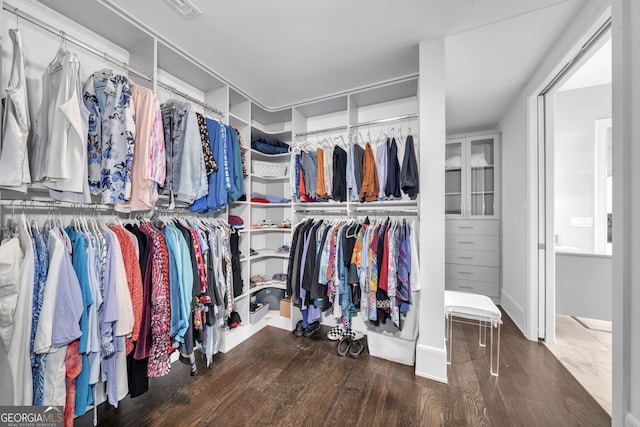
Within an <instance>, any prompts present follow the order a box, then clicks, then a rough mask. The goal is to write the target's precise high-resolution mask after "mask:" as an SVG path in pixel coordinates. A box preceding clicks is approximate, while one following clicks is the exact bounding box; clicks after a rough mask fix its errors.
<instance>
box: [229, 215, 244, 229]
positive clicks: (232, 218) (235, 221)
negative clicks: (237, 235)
mask: <svg viewBox="0 0 640 427" xmlns="http://www.w3.org/2000/svg"><path fill="white" fill-rule="evenodd" d="M228 221H229V225H231V226H232V227H235V228H244V221H243V219H242V218H240V217H239V216H238V215H229V219H228Z"/></svg>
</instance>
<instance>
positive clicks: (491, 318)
mask: <svg viewBox="0 0 640 427" xmlns="http://www.w3.org/2000/svg"><path fill="white" fill-rule="evenodd" d="M444 314H445V318H446V338H445V339H446V341H447V364H449V365H450V364H451V359H452V349H453V346H452V343H453V327H452V326H453V325H452V322H453V318H454V317H455V318H456V321H457V322H461V323H472V322H473V323H472V324H473V325H476V324H477V325H478V327H479V338H478V341H479V344H480V347H486V345H487V328H489V329H490V331H491V334H490V335H491V342H490V347H491V359H490V360H491V367H490V369H489V371H490V372H491V375H495V376H498V371H499V369H500V325H501V324H502V313H501V312H500V310H499V309H498V307H497V306H496V305H495V304H494V303H493V301H491V298H489V297H488V296H485V295H478V294H470V293H465V292H454V291H444ZM460 319H465V320H460ZM470 321H471V322H470ZM494 329H497V335H498V340H497V341H498V343H497V350H496V357H495V368H494V358H493V353H494V351H493V330H494Z"/></svg>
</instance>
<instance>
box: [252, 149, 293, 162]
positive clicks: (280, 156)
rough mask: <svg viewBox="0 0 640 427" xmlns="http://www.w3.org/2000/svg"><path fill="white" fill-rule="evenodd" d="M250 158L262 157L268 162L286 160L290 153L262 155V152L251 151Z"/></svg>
mask: <svg viewBox="0 0 640 427" xmlns="http://www.w3.org/2000/svg"><path fill="white" fill-rule="evenodd" d="M251 157H252V158H253V157H262V158H264V159H270V160H274V159H288V158H289V157H291V153H281V154H266V153H263V152H262V151H258V150H255V149H253V148H252V149H251Z"/></svg>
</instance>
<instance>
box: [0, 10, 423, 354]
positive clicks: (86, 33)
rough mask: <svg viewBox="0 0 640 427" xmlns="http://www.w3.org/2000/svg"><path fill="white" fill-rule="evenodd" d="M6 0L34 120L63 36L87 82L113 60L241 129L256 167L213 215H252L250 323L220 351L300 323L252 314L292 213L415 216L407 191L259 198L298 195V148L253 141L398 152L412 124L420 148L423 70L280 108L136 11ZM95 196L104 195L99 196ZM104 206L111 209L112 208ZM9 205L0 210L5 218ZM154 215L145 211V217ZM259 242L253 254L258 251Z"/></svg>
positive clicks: (248, 224)
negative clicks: (266, 165)
mask: <svg viewBox="0 0 640 427" xmlns="http://www.w3.org/2000/svg"><path fill="white" fill-rule="evenodd" d="M0 3H2V4H3V11H2V12H3V14H2V20H3V22H4V24H5V25H4V28H5V30H6V28H7V27H9V28H11V27H13V26H14V23H15V22H16V16H15V14H16V13H17V14H18V15H19V16H20V18H19V19H18V20H19V27H20V30H21V32H22V33H23V41H24V46H25V49H24V50H25V52H24V54H25V59H26V64H27V65H26V74H27V82H28V83H27V84H28V86H29V89H30V90H32V92H31V93H30V95H29V97H30V99H29V101H30V105H29V107H30V110H31V115H32V117H33V118H35V117H36V116H37V112H38V110H39V108H40V106H39V105H37V103H38V102H39V99H40V97H41V93H40V92H39V91H40V90H41V88H40V84H39V83H40V79H41V76H42V70H43V69H45V67H46V66H47V65H48V63H49V62H50V61H51V59H52V58H53V57H54V56H55V54H56V51H57V49H58V47H59V46H60V45H61V44H62V38H63V37H66V38H67V42H66V46H67V49H69V50H71V51H72V52H74V53H76V54H77V55H78V57H79V60H80V62H81V64H82V66H81V78H82V79H83V81H84V80H85V79H86V78H87V77H88V76H89V75H90V74H91V73H93V72H95V71H97V70H100V69H102V68H105V67H109V68H112V69H114V70H115V71H116V72H120V73H123V74H126V75H128V76H129V78H130V79H132V80H133V81H134V82H135V83H136V84H139V85H143V86H146V87H149V88H151V89H154V90H155V91H156V93H157V95H158V97H159V99H160V102H165V101H167V100H168V99H170V98H176V99H180V100H182V101H187V102H190V103H191V104H192V105H193V108H194V109H195V110H196V111H198V112H201V113H202V114H204V115H207V116H209V117H211V118H214V119H219V120H221V121H222V122H224V123H225V124H228V125H229V126H232V127H234V128H236V129H238V131H239V134H240V140H241V143H242V146H243V148H244V154H245V164H246V167H247V173H248V175H247V176H246V177H245V181H244V184H245V195H246V198H244V199H243V200H238V201H235V202H231V203H229V204H228V205H227V206H226V207H224V208H223V209H221V210H220V211H218V212H216V213H213V214H211V213H209V215H215V216H218V217H220V218H227V217H228V216H229V215H237V216H239V217H241V218H242V219H243V222H244V227H243V228H242V229H240V230H239V231H237V233H238V235H239V250H240V252H241V255H240V262H241V276H242V279H243V288H242V292H241V293H240V294H238V295H234V298H233V301H232V308H233V310H234V311H236V312H238V314H239V315H240V317H241V319H242V322H243V325H242V326H239V327H236V328H233V329H225V332H224V333H223V334H222V337H221V340H220V343H219V350H220V351H222V352H226V351H229V350H231V349H232V348H234V347H235V346H237V345H238V344H240V343H241V342H243V341H244V340H246V339H247V338H249V337H250V336H251V335H253V334H254V333H256V332H257V331H258V330H260V329H261V328H262V327H264V326H266V325H273V326H277V327H280V328H284V329H288V330H292V329H293V327H294V325H295V323H296V322H297V320H298V319H299V318H300V312H299V311H298V310H295V309H294V310H292V313H291V316H290V317H282V316H280V312H279V311H278V310H270V311H269V313H268V314H267V315H266V316H265V317H263V318H262V319H261V320H258V321H256V322H255V323H252V322H251V316H250V305H251V301H252V299H253V296H254V295H255V294H256V293H257V292H259V291H260V290H261V289H263V288H266V287H275V288H279V289H284V288H285V285H284V284H283V283H273V282H272V283H264V284H262V285H259V286H255V287H252V286H251V280H250V279H251V277H252V276H254V275H257V274H259V275H263V276H264V277H266V278H269V279H270V278H271V277H272V276H273V275H274V274H276V273H286V272H287V262H288V255H287V254H285V253H278V252H276V250H277V249H278V248H279V247H281V246H283V245H290V244H291V238H292V228H280V227H278V225H281V224H282V223H283V221H284V220H290V221H291V223H293V225H294V226H295V224H296V223H297V222H299V221H301V220H303V219H304V218H306V217H308V216H323V215H327V214H330V213H331V214H338V215H343V216H347V215H351V216H362V217H364V216H365V215H367V214H372V215H376V213H375V212H371V209H373V208H378V209H381V210H383V212H379V213H377V215H384V214H385V212H384V210H385V209H389V210H391V209H392V210H398V209H405V208H406V209H409V210H412V212H413V215H414V216H415V214H416V212H417V206H418V201H417V200H409V198H408V197H407V196H406V195H404V194H403V196H402V198H399V199H396V200H390V201H384V202H383V201H381V202H372V203H366V204H363V203H359V202H349V201H346V202H342V203H337V202H333V201H331V202H328V203H315V204H311V203H309V204H302V203H299V202H296V201H292V202H291V203H271V204H261V203H252V202H251V194H252V193H261V194H267V195H270V196H276V197H282V198H284V199H293V196H292V191H291V184H290V173H291V171H290V170H289V169H290V164H291V158H292V153H284V154H280V155H265V154H263V153H261V152H258V151H256V150H253V149H251V140H252V138H255V137H259V136H263V137H270V138H274V139H277V140H280V141H282V142H286V143H288V144H290V146H291V147H292V149H293V150H295V149H296V147H298V146H299V145H300V144H303V143H307V144H309V145H308V146H309V147H312V146H314V145H316V144H340V145H341V146H342V147H343V148H344V149H345V150H346V151H348V144H349V143H351V142H352V141H356V142H357V143H360V144H364V143H367V142H370V143H371V144H372V145H374V144H378V143H381V142H382V141H385V138H386V137H387V136H389V137H395V138H396V141H397V143H398V146H399V151H400V153H399V156H398V157H399V158H400V159H401V158H402V157H401V154H402V150H403V149H404V144H405V142H404V141H405V139H406V137H407V134H408V133H409V132H411V133H412V134H413V137H414V143H415V147H416V151H418V150H419V145H420V141H419V138H418V129H417V128H418V123H417V111H418V102H417V78H415V77H413V78H407V79H401V80H399V81H396V82H393V83H388V84H383V85H377V86H372V87H368V88H365V89H362V90H357V91H353V92H349V93H344V94H341V95H339V96H335V97H331V98H326V99H323V100H319V101H315V102H309V103H306V104H304V105H297V106H294V107H289V108H283V109H280V110H272V109H269V108H267V107H265V106H263V105H261V104H260V103H259V102H256V101H255V100H253V99H251V97H250V96H249V95H248V94H246V93H244V92H243V91H242V90H241V89H240V88H237V87H235V86H232V85H231V84H230V83H229V82H227V81H226V80H225V79H223V78H222V77H221V76H219V75H218V74H217V73H216V72H215V71H214V70H212V69H211V68H209V67H207V66H206V65H204V64H203V63H201V62H199V61H198V60H196V59H195V58H193V57H191V56H190V55H189V54H187V53H185V52H184V50H183V49H180V48H179V47H177V46H175V45H173V44H172V43H171V42H170V41H168V40H165V39H163V38H161V37H158V36H157V35H156V34H154V33H153V31H152V30H150V29H149V28H147V27H144V26H142V25H137V24H136V21H135V20H133V19H129V18H128V17H127V16H126V14H124V13H122V12H121V11H116V10H113V9H112V8H111V6H109V5H108V4H106V3H102V2H99V3H95V4H94V3H92V4H91V6H90V10H89V9H88V10H89V12H87V13H86V14H83V15H84V17H79V15H78V14H77V13H75V11H72V10H71V9H72V7H71V6H68V7H67V5H65V4H61V3H53V2H50V3H49V2H43V3H42V4H41V3H38V4H37V5H34V4H33V3H32V2H28V1H21V0H12V1H5V2H0ZM47 4H51V7H55V8H56V10H57V11H58V12H54V11H53V10H51V9H49V8H48V7H47V6H46V5H47ZM87 7H89V6H87ZM65 15H68V16H65ZM95 16H102V17H104V21H105V22H107V21H108V22H109V23H110V24H113V25H109V26H108V29H106V27H105V25H103V24H102V22H101V20H98V19H95ZM113 28H118V31H113ZM5 36H6V33H5ZM7 49H8V47H7V45H5V46H3V57H4V58H5V59H4V60H3V67H2V68H0V69H4V70H5V71H6V69H7V60H6V58H10V57H11V53H10V52H8V50H7ZM229 77H231V78H232V77H233V76H229ZM6 83H7V82H6V75H4V76H3V81H2V84H3V87H6ZM253 161H266V162H271V163H274V164H279V165H281V166H283V167H286V169H287V170H286V173H285V174H283V175H282V176H279V177H276V178H271V177H265V176H263V175H261V174H260V173H256V172H255V171H254V168H253V167H252V162H253ZM9 198H13V199H17V200H34V199H37V200H48V192H47V191H46V190H45V189H44V188H43V187H42V186H41V185H37V184H34V185H31V186H30V187H29V189H28V192H27V194H22V193H17V192H13V191H9V190H2V192H1V193H0V199H2V200H6V199H9ZM94 201H95V202H96V203H97V199H94ZM329 206H330V207H329ZM100 208H101V209H102V210H103V211H109V206H100ZM156 208H158V209H161V210H167V209H168V210H170V211H171V210H172V209H175V215H191V213H190V212H189V210H188V206H186V205H184V204H180V203H178V202H176V204H175V207H174V205H173V204H172V201H171V200H170V199H169V197H167V196H162V197H161V198H160V200H159V201H158V203H157V204H156ZM74 209H75V210H78V209H80V208H78V207H74ZM329 210H331V211H332V212H329ZM5 212H6V210H5ZM92 212H93V211H92ZM3 213H4V212H3V211H0V218H2V214H3ZM109 214H111V213H109ZM151 214H152V213H151V212H148V213H143V215H144V216H150V215H151ZM265 221H266V222H267V223H269V221H271V222H272V223H273V224H274V225H275V227H260V228H257V227H255V226H257V225H260V224H262V223H263V222H265ZM252 225H253V226H252ZM252 250H253V251H255V252H253V253H252Z"/></svg>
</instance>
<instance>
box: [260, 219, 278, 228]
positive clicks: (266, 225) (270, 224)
mask: <svg viewBox="0 0 640 427" xmlns="http://www.w3.org/2000/svg"><path fill="white" fill-rule="evenodd" d="M275 226H276V224H275V223H274V222H273V220H271V219H263V220H262V222H261V223H260V227H261V228H271V227H275Z"/></svg>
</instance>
